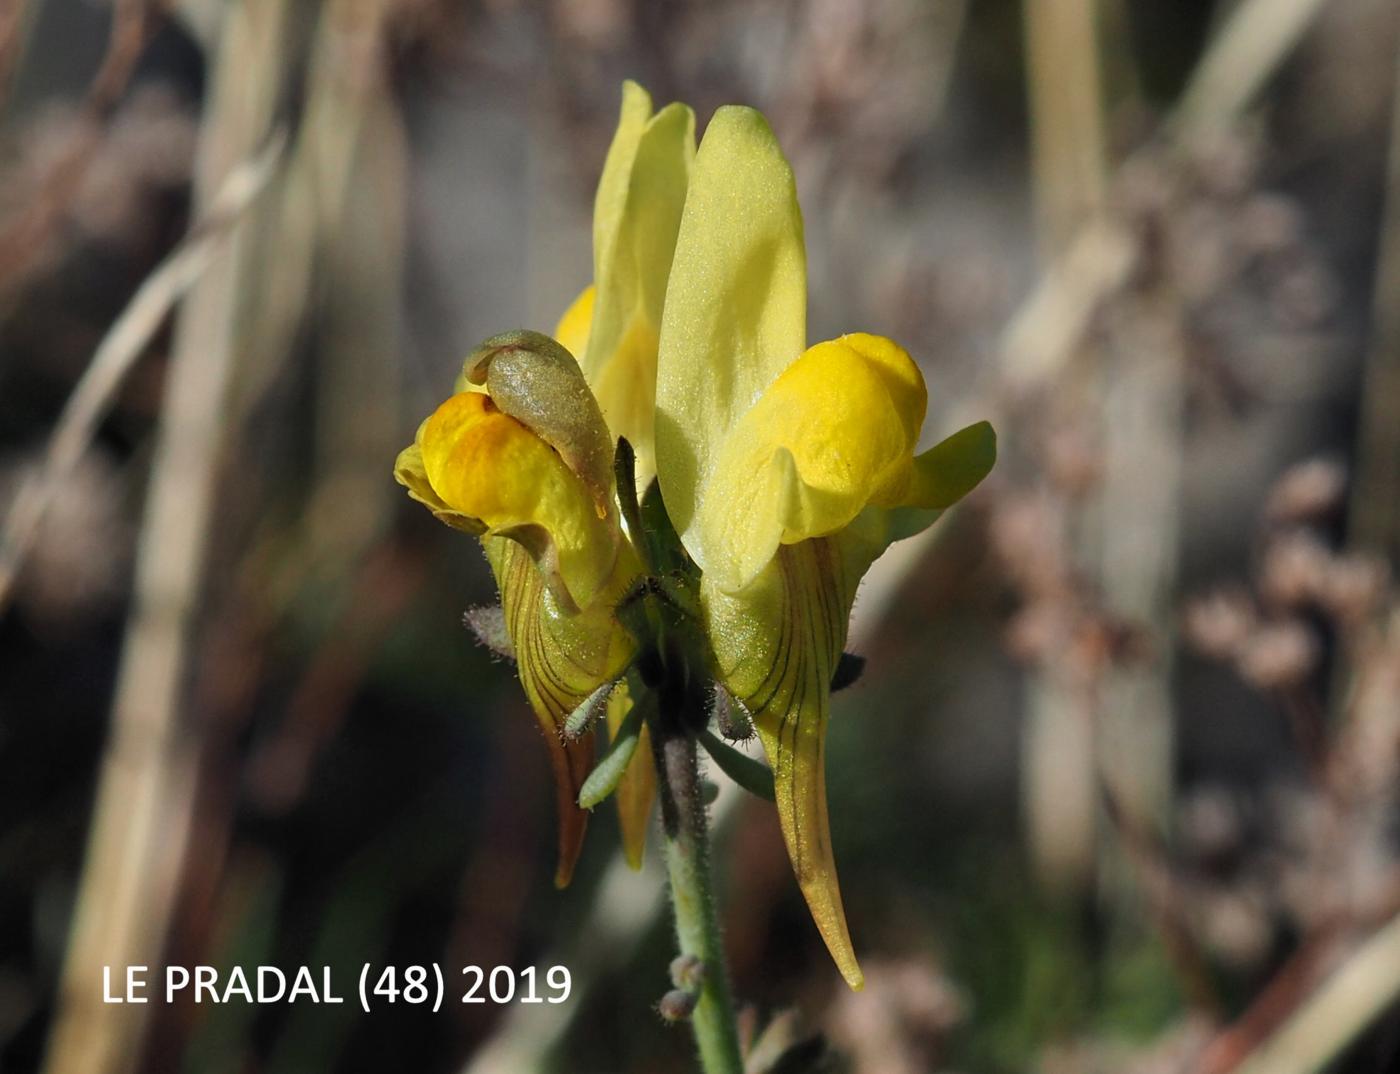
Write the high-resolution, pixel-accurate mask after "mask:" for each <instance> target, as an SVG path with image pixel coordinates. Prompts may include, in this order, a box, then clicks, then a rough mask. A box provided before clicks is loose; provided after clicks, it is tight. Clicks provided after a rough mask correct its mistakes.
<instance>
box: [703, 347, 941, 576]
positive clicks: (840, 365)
mask: <svg viewBox="0 0 1400 1074" xmlns="http://www.w3.org/2000/svg"><path fill="white" fill-rule="evenodd" d="M926 404H927V394H926V391H925V388H924V382H923V377H922V376H921V375H920V373H919V369H918V367H917V366H916V365H915V364H914V361H913V359H912V358H910V357H909V355H908V354H907V353H906V352H905V351H904V350H903V349H902V348H900V347H899V346H898V345H896V344H895V343H893V342H891V341H890V340H888V339H884V338H882V337H880V336H870V335H849V336H843V337H841V338H840V339H836V340H831V341H829V342H826V343H819V344H817V345H816V346H815V347H812V348H810V349H809V350H807V351H806V352H805V353H804V354H803V355H802V356H801V357H799V358H798V359H797V360H796V361H795V362H793V363H792V364H791V365H790V366H788V367H787V369H786V370H784V371H783V372H782V373H781V374H780V375H779V376H778V378H777V379H776V380H774V381H773V383H772V384H771V385H769V386H768V388H767V389H766V390H765V391H764V392H763V394H762V395H761V396H760V397H759V399H758V401H757V402H756V403H755V404H754V405H753V406H752V407H751V408H750V409H749V410H748V412H747V413H745V414H744V415H743V416H742V417H741V418H740V419H739V421H738V422H737V423H736V424H735V426H734V427H733V429H732V430H731V431H730V433H729V435H728V436H727V437H725V439H724V441H723V442H722V444H721V445H720V447H719V450H718V453H717V455H716V457H715V465H714V469H713V471H712V473H711V477H710V480H709V482H707V484H706V486H705V487H704V489H703V490H702V492H701V501H700V510H699V513H698V521H699V537H700V544H701V546H702V547H703V549H704V558H705V569H706V571H707V573H708V574H709V575H710V576H711V577H712V579H713V580H714V581H715V583H716V584H718V585H719V586H720V587H721V588H724V589H728V590H730V591H736V590H739V589H742V588H743V587H744V586H746V585H748V584H749V583H750V582H751V581H752V580H753V579H754V578H755V577H756V576H757V575H758V573H759V572H760V571H761V570H762V569H763V568H764V567H765V566H766V565H767V564H768V562H769V561H770V560H771V559H772V557H773V555H774V554H775V553H776V552H777V550H778V546H779V545H780V544H795V543H797V542H798V541H803V540H806V539H807V538H810V537H823V536H826V535H828V534H832V533H835V532H837V531H838V530H840V529H842V528H844V527H845V526H847V525H849V524H850V523H851V522H852V520H854V519H855V517H856V516H857V515H858V514H859V513H860V512H861V510H862V509H864V508H865V507H866V506H867V505H870V504H873V505H875V506H881V507H884V506H893V505H895V504H898V503H900V502H901V501H902V500H903V498H904V497H905V495H906V493H907V492H908V490H909V488H910V485H911V481H912V478H913V449H914V446H915V444H916V443H917V441H918V436H919V427H920V426H921V425H922V424H923V419H924V410H925V407H926Z"/></svg>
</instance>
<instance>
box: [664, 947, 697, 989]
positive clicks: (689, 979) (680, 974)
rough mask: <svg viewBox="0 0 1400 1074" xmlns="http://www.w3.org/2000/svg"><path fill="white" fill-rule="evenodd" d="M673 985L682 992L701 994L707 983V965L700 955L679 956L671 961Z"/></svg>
mask: <svg viewBox="0 0 1400 1074" xmlns="http://www.w3.org/2000/svg"><path fill="white" fill-rule="evenodd" d="M671 983H672V984H673V985H675V986H676V987H677V988H679V989H680V990H681V991H682V992H699V991H700V989H701V987H702V986H703V985H704V983H705V963H704V962H702V961H701V960H700V958H699V956H698V955H677V956H676V957H675V958H673V959H671Z"/></svg>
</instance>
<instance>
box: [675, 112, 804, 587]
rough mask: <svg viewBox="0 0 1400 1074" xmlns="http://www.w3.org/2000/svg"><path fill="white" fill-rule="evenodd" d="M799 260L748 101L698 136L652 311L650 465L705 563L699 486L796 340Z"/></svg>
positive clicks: (789, 199)
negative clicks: (667, 273) (655, 318)
mask: <svg viewBox="0 0 1400 1074" xmlns="http://www.w3.org/2000/svg"><path fill="white" fill-rule="evenodd" d="M806 320H807V269H806V252H805V249H804V247H803V239H802V214H801V210H800V209H799V208H798V204H797V191H796V188H795V187H794V184H793V177H792V169H791V168H790V167H789V166H788V162H787V160H786V159H784V157H783V154H782V150H781V149H780V148H779V147H778V143H777V140H776V139H775V138H774V136H773V132H772V130H771V129H770V128H769V126H768V122H767V120H765V119H764V118H763V116H762V115H761V114H759V113H758V112H756V111H754V110H753V109H751V108H741V107H735V106H730V107H726V108H721V109H720V110H719V111H718V112H716V113H715V116H714V118H713V119H712V120H711V121H710V125H709V128H708V129H707V130H706V132H705V137H704V139H703V141H702V142H701V143H700V149H699V152H698V153H697V154H696V157H695V165H694V169H693V171H692V174H691V181H690V191H689V194H688V195H687V197H686V203H685V211H684V213H683V214H682V216H681V227H680V235H679V237H678V239H677V242H676V252H675V258H674V260H673V262H672V267H671V277H670V283H669V286H668V289H667V292H666V305H665V311H664V313H663V315H662V321H661V339H660V345H659V347H660V350H659V357H658V367H657V386H656V421H655V437H656V468H657V476H658V478H659V479H660V481H661V490H662V493H663V495H664V496H665V499H666V506H667V509H668V511H669V512H670V515H671V519H672V521H673V522H674V523H675V525H676V530H677V532H678V533H679V534H680V535H681V539H682V541H683V542H684V543H685V546H686V549H687V550H688V551H689V552H690V553H691V555H692V556H693V557H694V558H695V559H696V562H697V563H699V564H700V566H701V568H702V569H708V567H709V565H708V564H707V563H706V562H705V551H706V549H705V548H704V547H703V544H702V542H701V540H700V537H699V533H698V510H699V501H700V495H701V489H702V488H704V486H705V484H706V483H707V482H708V480H709V478H710V474H711V471H712V469H713V467H714V463H715V456H716V454H717V452H718V450H719V446H720V444H722V443H723V441H724V439H725V438H726V437H727V436H728V434H729V431H730V430H731V429H732V428H733V427H734V425H735V424H737V423H738V421H739V420H740V419H741V418H742V417H743V415H744V414H745V413H746V412H747V411H748V409H749V408H750V407H751V406H752V405H753V404H754V402H755V401H756V400H757V399H758V397H759V395H760V394H761V393H762V392H763V390H764V389H765V388H767V387H768V385H769V384H770V383H772V381H773V380H774V379H775V378H776V377H777V376H778V375H779V374H780V373H781V372H782V371H783V370H784V369H786V368H787V367H788V366H789V365H791V364H792V362H793V360H794V359H796V358H797V357H798V355H800V354H801V353H802V351H803V349H804V347H805V346H806V334H807V329H806Z"/></svg>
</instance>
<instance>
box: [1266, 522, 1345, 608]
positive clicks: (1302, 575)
mask: <svg viewBox="0 0 1400 1074" xmlns="http://www.w3.org/2000/svg"><path fill="white" fill-rule="evenodd" d="M1331 565H1332V553H1331V552H1330V551H1329V550H1328V549H1327V548H1326V546H1324V545H1323V544H1322V542H1321V541H1319V540H1318V539H1317V538H1316V537H1314V536H1313V535H1312V534H1310V533H1305V532H1301V531H1297V532H1293V533H1288V534H1284V535H1283V536H1281V537H1279V538H1278V539H1276V540H1274V541H1272V542H1270V544H1269V547H1268V549H1267V551H1265V553H1264V566H1263V568H1262V570H1261V572H1260V578H1259V592H1260V595H1261V596H1263V597H1264V599H1265V600H1267V601H1269V602H1271V603H1273V604H1276V605H1279V606H1281V607H1284V608H1299V607H1302V606H1303V605H1305V604H1309V603H1311V602H1313V601H1316V600H1318V599H1319V598H1320V597H1321V595H1322V592H1323V590H1324V588H1325V586H1326V581H1327V572H1328V570H1329V569H1330V567H1331Z"/></svg>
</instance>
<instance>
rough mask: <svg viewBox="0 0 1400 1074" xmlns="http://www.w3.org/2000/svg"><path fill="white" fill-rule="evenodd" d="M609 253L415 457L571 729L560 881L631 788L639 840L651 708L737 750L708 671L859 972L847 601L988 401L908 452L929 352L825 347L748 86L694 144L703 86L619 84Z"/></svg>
mask: <svg viewBox="0 0 1400 1074" xmlns="http://www.w3.org/2000/svg"><path fill="white" fill-rule="evenodd" d="M593 254H594V283H593V285H592V286H590V287H589V288H587V289H586V290H585V291H584V292H583V293H582V294H581V295H580V296H579V298H578V299H577V300H576V301H575V302H574V304H573V305H572V306H571V307H570V309H569V310H568V311H567V312H566V313H565V315H564V317H563V319H562V320H561V321H560V323H559V325H558V327H557V328H556V329H555V332H554V335H553V337H549V336H544V335H541V334H538V333H534V332H512V333H508V334H506V335H503V336H497V337H494V338H492V339H489V340H487V341H486V342H485V343H483V344H482V346H481V347H480V348H478V350H477V351H476V352H474V353H473V354H472V355H470V356H469V357H468V359H467V361H466V364H465V366H464V368H463V372H462V376H461V378H459V381H458V384H457V390H456V392H455V394H453V395H452V396H451V398H449V399H448V400H447V401H446V402H444V403H443V404H442V405H441V406H440V407H439V408H438V409H437V410H436V411H435V412H434V413H433V414H432V415H431V416H430V417H429V418H428V419H427V420H426V421H424V422H423V424H422V425H421V426H420V427H419V430H418V434H417V436H416V438H415V441H414V443H413V445H412V446H410V447H409V448H407V449H406V450H405V451H404V452H402V453H401V455H400V456H399V459H398V463H397V466H396V476H397V478H398V480H399V481H400V482H401V483H402V484H404V485H405V486H406V487H407V488H408V491H409V494H410V495H411V496H413V497H414V498H415V499H417V500H419V501H421V502H422V503H423V504H425V505H426V506H427V507H428V508H429V509H430V510H431V511H432V512H433V513H434V514H435V515H436V516H437V517H438V518H440V519H442V520H443V521H444V522H447V523H448V524H450V525H453V526H455V527H457V528H459V529H463V530H466V531H467V532H469V533H472V534H475V535H477V536H478V537H480V539H481V541H482V544H483V546H484V547H485V550H486V555H487V558H488V559H489V561H490V563H491V567H492V569H493V571H494V572H495V575H496V580H497V582H498V584H499V587H500V593H501V601H502V611H503V627H504V633H505V635H506V636H507V639H508V644H509V647H510V649H511V650H512V651H513V654H514V656H515V657H516V659H517V661H518V665H519V673H520V678H521V682H522V684H523V685H524V688H525V692H526V694H527V695H528V697H529V700H530V703H531V705H532V707H533V708H534V710H535V713H536V714H537V716H538V718H539V720H540V722H541V724H542V725H543V726H544V728H545V731H546V738H547V740H548V741H549V743H550V747H551V750H552V753H553V759H554V767H555V773H556V777H557V785H558V787H559V794H560V832H561V834H560V865H559V873H558V877H557V879H558V882H559V883H560V884H564V883H567V881H568V879H569V875H570V873H571V872H572V868H573V863H574V861H575V859H576V857H577V855H578V851H579V846H580V843H581V840H582V837H583V830H584V825H585V822H586V818H587V813H586V810H585V808H584V807H587V806H592V805H595V804H596V803H597V801H598V800H600V798H601V797H604V796H606V794H608V793H611V792H614V791H615V792H616V794H617V797H618V801H619V806H620V808H621V814H622V829H623V838H624V842H625V844H626V849H627V853H628V857H629V859H630V860H632V861H633V862H634V864H635V863H636V862H638V861H640V857H641V853H642V846H643V843H644V841H645V834H646V825H647V821H648V814H649V812H650V810H651V807H652V801H653V798H654V790H655V774H654V771H653V768H652V763H651V757H650V752H651V751H650V749H649V747H647V745H646V744H647V738H648V730H649V728H651V727H653V726H654V724H653V721H655V720H657V719H660V718H665V717H664V714H665V713H666V712H668V711H670V710H675V709H676V708H677V707H678V706H679V708H680V709H681V710H683V711H687V712H697V711H698V712H699V713H700V714H699V715H698V716H697V717H693V718H690V720H689V724H688V726H689V728H690V730H691V733H693V734H695V735H696V736H697V737H701V739H702V741H705V742H707V743H710V744H713V745H714V746H718V743H717V740H715V739H714V738H713V736H711V735H709V733H708V732H707V731H706V729H705V723H706V722H707V721H708V720H709V719H710V711H709V709H708V708H707V707H705V706H704V705H699V706H697V705H696V704H695V703H694V699H695V698H696V697H703V696H708V690H709V684H711V683H713V684H714V689H715V691H716V692H717V694H718V696H719V697H720V698H721V699H723V700H724V701H725V703H726V704H728V703H730V702H732V706H731V707H732V709H733V710H734V711H735V712H736V713H738V714H739V718H740V719H741V720H742V719H743V718H744V717H746V718H747V721H751V722H752V725H753V727H754V729H755V730H756V731H757V733H758V735H759V738H760V739H761V741H762V744H763V748H764V751H765V754H766V756H767V758H768V761H769V765H770V766H771V770H772V777H771V778H772V789H773V795H774V799H775V802H776V804H777V810H778V816H779V820H780V822H781V826H782V830H783V835H784V838H785V840H786V843H787V847H788V852H789V855H790V857H791V860H792V865H793V869H794V871H795V873H796V876H797V880H798V883H799V885H800V887H801V889H802V892H803V895H804V896H805V898H806V900H807V904H808V906H809V907H810V909H811V912H812V916H813V918H814V920H815V921H816V924H817V927H818V928H819V930H820V931H821V934H822V937H823V939H824V940H825V941H826V944H827V947H828V948H829V950H830V951H831V954H832V956H833V958H834V959H835V961H836V964H837V966H838V967H839V968H840V970H841V972H842V974H843V975H844V976H845V978H846V980H847V981H848V982H849V983H850V984H851V985H852V987H859V986H860V983H861V980H862V978H861V972H860V968H859V966H858V964H857V962H856V958H855V955H854V952H853V951H852V948H851V942H850V938H849V935H848V932H847V928H846V920H845V914H844V911H843V910H842V906H841V895H840V891H839V888H838V886H837V880H836V870H835V864H834V861H833V858H832V851H831V839H830V833H829V828H828V821H827V807H826V785H825V762H824V755H823V751H824V744H825V739H826V727H827V720H828V713H829V708H830V693H831V688H832V682H833V679H834V678H835V677H836V675H837V669H838V663H839V662H840V660H841V657H842V650H843V648H844V645H845V641H846V630H847V624H848V620H849V617H850V609H851V603H852V600H853V599H854V596H855V591H856V586H857V584H858V583H859V581H860V579H861V577H862V575H863V574H864V573H865V571H866V570H867V569H868V568H869V566H870V564H871V563H872V562H873V561H874V560H875V559H876V558H877V557H878V556H879V555H880V554H881V553H882V552H883V551H884V550H885V548H886V547H887V546H888V545H889V544H890V543H891V542H892V541H896V540H899V539H900V538H902V537H907V536H910V535H912V534H914V533H916V532H918V531H919V530H922V529H924V528H925V527H927V526H928V525H930V524H931V523H932V522H933V521H934V520H935V519H936V518H937V517H938V516H939V514H940V513H941V512H942V510H943V509H945V508H947V507H948V506H950V505H951V504H953V503H955V502H956V501H957V500H959V499H960V498H961V497H962V496H963V495H965V494H966V493H967V492H968V491H970V490H971V489H972V488H973V487H974V486H976V485H977V483H978V482H979V481H980V480H981V479H982V478H983V477H984V476H985V475H986V474H987V472H988V471H989V470H990V468H991V466H992V463H993V460H994V458H995V453H996V441H995V436H994V434H993V432H992V429H991V427H990V426H989V425H987V424H986V423H980V424H977V425H973V426H970V427H969V428H966V429H963V430H962V431H961V432H958V433H955V434H954V435H953V436H951V437H949V438H948V439H946V440H944V441H942V442H941V443H939V444H937V445H936V446H934V447H932V448H930V449H929V450H927V451H924V452H922V453H918V454H916V447H917V444H918V440H919V436H920V431H921V428H922V425H923V420H924V412H925V408H926V404H927V395H926V391H925V387H924V382H923V377H922V376H921V374H920V372H919V369H918V367H917V366H916V365H915V363H914V361H913V360H912V359H911V358H910V356H909V355H908V354H907V353H906V352H905V351H904V350H903V349H902V348H900V347H899V346H898V345H897V344H895V343H894V342H892V341H890V340H888V339H884V338H882V337H879V336H874V335H865V334H854V335H846V336H842V337H841V338H839V339H834V340H829V341H826V342H823V343H817V344H816V345H814V346H810V347H809V346H808V344H807V336H806V313H807V280H806V253H805V248H804V244H803V233H802V216H801V212H800V210H799V208H798V203H797V196H796V192H795V189H794V184H793V176H792V171H791V168H790V167H789V165H788V162H787V160H786V159H785V158H784V156H783V154H782V151H781V150H780V149H779V147H778V144H777V142H776V140H775V138H774V136H773V133H772V131H771V130H770V129H769V126H768V123H767V122H766V121H765V120H764V118H763V116H762V115H760V114H759V113H758V112H756V111H754V110H753V109H750V108H743V107H726V108H722V109H720V110H719V111H718V112H716V114H715V116H714V118H713V119H712V120H711V121H710V124H709V126H708V128H707V130H706V132H705V137H704V140H703V141H702V142H701V144H700V146H699V149H698V150H697V149H696V146H695V118H694V115H693V113H692V112H691V110H690V109H689V108H687V107H685V106H684V105H681V104H672V105H669V106H667V107H666V108H663V109H661V110H660V111H658V112H653V109H652V102H651V99H650V97H649V96H648V95H647V93H646V91H645V90H643V89H642V88H641V87H639V86H637V85H635V84H633V83H628V84H626V86H625V87H624V90H623V101H622V112H621V117H620V120H619V123H618V128H617V133H616V135H615V136H614V139H613V142H612V146H611V148H610V149H609V152H608V156H607V161H606V164H605V166H604V169H603V174H602V178H601V180H600V182H599V185H598V193H597V199H596V203H595V209H594V222H593ZM639 490H640V494H639ZM687 699H690V700H687ZM721 707H722V706H721ZM604 713H606V716H607V720H606V722H607V725H608V728H609V732H610V735H611V736H612V738H613V740H614V745H613V747H612V749H611V750H610V752H609V754H608V756H607V757H606V758H605V759H604V760H603V761H602V762H599V763H598V764H597V766H596V768H595V763H594V758H595V753H594V747H593V744H592V743H591V741H589V740H588V739H587V737H585V735H584V734H583V732H584V731H585V730H586V729H587V728H588V727H589V725H590V724H591V723H592V719H593V717H594V715H595V714H596V715H598V716H601V715H603V714H604ZM720 748H721V749H722V747H720Z"/></svg>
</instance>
